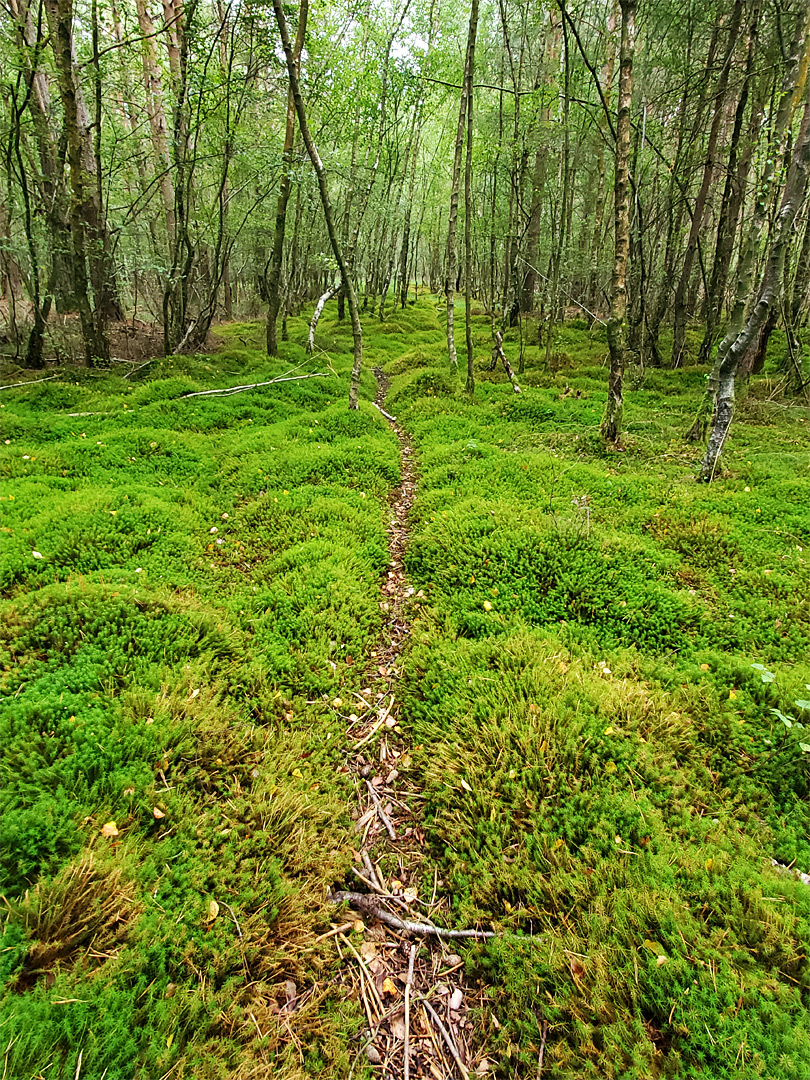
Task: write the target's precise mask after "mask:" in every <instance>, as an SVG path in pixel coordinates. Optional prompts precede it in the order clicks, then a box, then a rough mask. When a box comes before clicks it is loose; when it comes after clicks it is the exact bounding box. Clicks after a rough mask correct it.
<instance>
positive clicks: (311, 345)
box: [307, 279, 343, 356]
mask: <svg viewBox="0 0 810 1080" xmlns="http://www.w3.org/2000/svg"><path fill="white" fill-rule="evenodd" d="M342 285H343V280H342V279H341V280H340V281H339V282H338V283H337V285H333V286H332V287H331V289H327V290H326V292H325V293H324V294H323V295H322V296H321V298H320V299H319V300H318V303H317V304H316V305H315V310H314V311H313V312H312V320H311V322H310V324H309V337H308V338H307V354H308V355H309V356H312V354H313V353H314V352H315V330H316V328H317V326H318V321H319V319H320V317H321V315H322V313H323V309H324V308H325V307H326V304H327V301H329V300H331V299H332V297H333V296H337V294H338V293H339V292H340V290H341V287H342Z"/></svg>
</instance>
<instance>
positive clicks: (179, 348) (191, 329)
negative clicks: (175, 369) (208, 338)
mask: <svg viewBox="0 0 810 1080" xmlns="http://www.w3.org/2000/svg"><path fill="white" fill-rule="evenodd" d="M196 325H197V323H196V321H193V322H191V323H190V324H189V328H188V330H186V332H185V334H183V336H182V338H181V339H180V344H179V345H178V346H177V348H176V349H175V350H174V351H173V353H172V356H179V355H180V353H182V351H183V349H184V348H185V347H186V342H187V341H188V339H189V338H190V337H191V335H192V334H193V333H194V327H195V326H196Z"/></svg>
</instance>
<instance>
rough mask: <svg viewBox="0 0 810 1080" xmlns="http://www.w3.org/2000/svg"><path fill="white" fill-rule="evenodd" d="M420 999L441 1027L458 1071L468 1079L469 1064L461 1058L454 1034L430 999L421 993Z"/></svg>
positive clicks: (441, 1032)
mask: <svg viewBox="0 0 810 1080" xmlns="http://www.w3.org/2000/svg"><path fill="white" fill-rule="evenodd" d="M419 1000H420V1001H421V1003H422V1004H423V1005H424V1007H425V1008H426V1009H427V1011H428V1014H429V1015H430V1018H431V1020H432V1021H433V1023H434V1024H435V1025H436V1027H437V1028H438V1029H439V1034H440V1035H441V1037H442V1038H443V1039H444V1041H445V1043H446V1044H447V1049H448V1050H449V1051H450V1053H451V1054H452V1055H453V1061H455V1063H456V1065H458V1071H459V1072H460V1073H461V1075H462V1077H463V1078H464V1080H468V1078H469V1075H470V1074H469V1072H468V1071H467V1066H466V1065H465V1064H464V1062H463V1061H462V1060H461V1055H460V1054H459V1052H458V1047H457V1046H456V1043H455V1040H454V1038H453V1036H452V1035H451V1034H450V1032H449V1031H448V1030H447V1028H446V1027H445V1026H444V1024H443V1023H442V1022H441V1020H440V1019H439V1017H438V1014H437V1013H436V1010H435V1009H434V1008H433V1006H432V1005H431V1004H430V1002H429V1001H428V999H427V998H426V997H423V996H422V995H421V994H420V995H419Z"/></svg>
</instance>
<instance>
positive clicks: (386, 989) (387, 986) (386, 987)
mask: <svg viewBox="0 0 810 1080" xmlns="http://www.w3.org/2000/svg"><path fill="white" fill-rule="evenodd" d="M383 993H384V994H393V995H394V996H395V997H396V995H397V994H398V993H399V990H397V988H396V986H394V983H393V982H392V980H391V979H390V978H387V979H386V980H385V982H384V983H383Z"/></svg>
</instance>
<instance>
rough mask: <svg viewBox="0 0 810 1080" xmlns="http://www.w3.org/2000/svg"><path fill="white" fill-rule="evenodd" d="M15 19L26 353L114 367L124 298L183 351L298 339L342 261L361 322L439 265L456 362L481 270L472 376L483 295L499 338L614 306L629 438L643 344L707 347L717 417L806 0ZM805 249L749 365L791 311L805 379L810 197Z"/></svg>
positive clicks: (12, 253)
mask: <svg viewBox="0 0 810 1080" xmlns="http://www.w3.org/2000/svg"><path fill="white" fill-rule="evenodd" d="M479 3H480V8H479ZM636 8H637V9H638V20H637V21H638V25H639V27H640V30H639V33H638V38H637V41H636V42H635V47H634V45H633V34H632V27H633V25H634V22H635V21H636V20H635V18H634V16H635V14H636ZM285 12H286V14H285ZM281 13H282V14H284V16H285V19H289V18H290V10H289V9H287V8H285V9H284V10H283V11H282V12H281ZM7 14H8V16H9V17H8V19H7V21H6V33H5V35H4V36H3V37H2V38H1V39H0V59H1V60H2V61H3V64H2V70H3V73H4V74H3V75H2V94H0V155H1V157H0V160H2V191H1V192H0V272H1V273H2V289H3V296H4V301H3V304H4V306H3V308H2V312H3V317H4V318H5V320H6V323H7V334H6V337H7V339H8V342H9V344H8V345H7V346H6V347H7V348H11V349H12V350H13V351H14V353H15V355H16V356H17V357H18V358H19V360H20V361H21V362H24V363H26V364H28V365H30V366H38V365H42V364H43V363H45V361H46V359H47V358H48V357H49V356H52V355H53V354H54V349H55V348H57V346H58V348H59V351H60V354H61V355H63V356H64V355H65V354H68V355H69V354H70V353H71V351H72V352H73V353H74V355H76V356H78V357H80V358H81V359H83V360H84V362H86V363H99V362H101V363H105V362H107V360H108V358H109V353H110V344H109V343H110V334H111V328H114V327H115V325H116V323H117V322H118V321H119V320H120V319H121V317H122V316H123V315H124V314H126V315H127V316H130V315H141V316H142V317H143V318H145V319H147V320H149V321H153V322H156V323H158V324H160V325H161V326H162V328H163V338H164V345H163V347H164V349H165V350H166V351H167V352H171V351H174V350H181V351H182V350H195V349H200V348H202V347H203V346H204V342H205V339H206V335H207V333H208V330H209V328H210V326H211V324H212V322H213V321H214V320H215V319H216V318H219V317H230V315H231V312H236V313H241V314H242V315H247V314H254V315H255V314H258V313H259V312H266V314H267V335H266V337H267V349H268V352H269V353H276V352H277V351H278V348H279V332H278V324H279V320H281V329H282V335H281V336H282V337H283V329H284V326H285V320H286V317H287V315H289V314H290V313H291V312H294V311H298V310H300V308H301V306H302V305H303V304H305V303H307V302H309V301H312V300H314V299H315V298H316V297H319V296H321V295H323V294H326V293H327V292H328V291H329V290H331V288H332V287H333V285H334V284H335V271H336V270H337V271H338V272H339V274H340V285H341V288H340V290H339V291H338V293H337V302H338V305H339V309H340V311H341V313H342V311H343V305H344V304H346V303H348V306H349V309H350V314H352V311H351V309H352V307H353V306H354V307H356V309H357V325H356V327H354V333H355V337H356V340H357V342H360V335H361V328H360V323H359V319H360V314H361V312H363V311H364V312H365V317H366V318H369V317H375V318H380V317H384V316H385V311H386V297H389V298H396V301H397V302H398V303H399V304H400V305H404V304H405V303H407V298H408V289H409V284H410V283H412V282H417V281H419V282H422V283H424V284H425V285H426V286H427V287H429V288H431V289H433V290H435V291H438V290H443V291H444V296H445V310H446V323H447V354H448V361H449V363H450V365H451V366H456V365H457V355H456V333H455V301H456V298H457V297H460V295H462V294H463V296H464V298H465V311H466V312H467V316H466V318H465V324H466V325H465V344H466V353H467V374H466V383H467V387H468V389H469V390H470V392H472V390H473V388H474V384H475V350H474V339H473V336H472V334H471V332H470V331H469V326H470V313H471V312H472V310H473V305H474V304H475V303H476V302H478V303H480V304H481V305H483V306H484V307H485V308H486V309H487V311H488V313H489V315H490V321H491V325H492V331H493V342H494V346H495V353H496V355H497V356H500V355H501V354H500V353H498V351H497V348H498V347H499V345H498V341H497V339H496V338H495V336H494V335H495V334H496V333H500V334H501V335H503V334H504V333H506V332H507V331H508V330H509V328H510V327H511V326H514V325H516V324H520V329H521V340H524V341H525V340H527V336H526V333H525V331H527V330H528V327H529V325H530V324H531V325H532V326H534V328H535V329H534V331H533V335H534V336H533V338H532V340H537V339H538V338H539V339H541V340H542V341H543V342H544V345H545V349H546V357H550V355H551V351H552V349H553V343H554V340H555V326H556V324H557V323H558V322H559V320H560V319H561V318H564V317H566V316H570V315H571V314H572V313H574V312H576V313H577V315H578V316H579V317H582V318H585V319H587V320H588V321H589V322H591V323H592V322H594V321H595V320H596V319H597V318H598V319H600V320H602V321H604V322H606V323H607V326H608V349H609V353H610V369H609V386H608V403H607V407H606V412H605V417H604V424H603V434H604V436H605V438H606V439H608V440H610V441H614V442H615V441H617V440H618V438H619V436H620V433H621V427H622V392H621V385H622V372H623V369H624V367H625V365H626V364H628V363H637V364H638V365H639V367H640V369H643V368H645V367H646V366H649V365H652V366H656V365H665V364H672V365H674V366H678V365H682V364H685V363H693V362H695V361H696V360H700V362H702V363H705V364H707V365H711V366H712V368H713V369H714V370H713V374H712V378H711V379H710V383H709V390H710V392H709V394H708V395H707V397H706V399H705V401H704V404H703V407H702V408H701V409H700V410H699V414H698V417H697V419H696V422H695V424H694V425H693V428H692V431H691V432H690V434H691V436H692V437H693V438H696V439H700V438H703V437H705V434H706V432H707V428H708V425H710V423H711V421H712V418H713V416H714V415H715V403H716V400H717V401H719V400H720V399H719V397H718V396H717V395H718V387H719V380H720V375H719V371H720V367H721V365H722V363H723V361H724V358H725V356H726V354H727V352H728V350H729V349H730V347H731V346H730V345H729V344H728V343H727V341H728V339H729V337H731V339H732V340H736V335H737V334H738V333H739V332H740V331H741V330H742V329H743V327H745V326H747V324H748V320H749V318H750V316H751V315H752V313H753V311H754V307H755V305H756V303H757V299H758V292H757V289H759V290H760V291H761V288H762V282H763V281H764V275H765V273H766V270H767V267H768V266H769V265H770V259H771V253H772V249H773V243H774V237H775V235H776V231H777V228H778V223H779V222H780V221H782V218H781V217H780V214H781V210H780V206H781V203H780V199H781V197H782V193H783V191H784V190H785V183H786V180H787V176H788V172H789V170H790V168H791V167H792V166H791V162H792V161H794V160H795V150H796V146H797V140H798V138H799V132H800V126H801V123H802V107H803V106H802V102H803V100H804V98H803V95H804V93H805V86H806V83H807V70H808V54H809V51H810V44H809V42H810V35H809V33H808V27H809V25H810V11H809V10H808V5H807V3H806V0H778V3H764V0H731V2H728V0H706V2H705V3H701V4H697V3H694V2H692V0H689V2H687V3H685V4H683V5H680V6H678V8H677V17H676V12H675V9H674V8H673V5H672V4H671V3H670V2H669V0H636V2H635V3H634V4H630V3H627V2H624V0H542V2H540V3H538V2H536V0H470V2H469V3H467V4H462V5H459V4H457V3H449V0H441V2H440V0H398V3H397V4H394V5H393V6H389V7H379V6H378V7H376V8H375V7H374V6H373V5H371V4H368V3H366V2H365V0H333V2H331V3H329V4H327V5H323V6H321V7H319V9H318V11H317V15H316V16H315V15H311V14H310V12H309V8H308V3H307V0H303V2H302V3H301V4H300V5H299V7H298V9H297V11H296V17H297V27H296V29H295V33H294V34H293V32H292V31H291V33H290V43H289V44H290V54H289V56H288V55H287V53H286V51H285V49H284V48H283V47H282V44H281V41H280V38H281V34H280V30H279V23H278V20H277V14H278V13H277V12H276V10H275V5H274V4H273V3H270V4H267V3H266V2H264V0H260V2H259V3H251V4H247V3H245V0H229V2H226V0H161V3H158V2H157V0H7ZM290 61H291V62H292V73H291V71H290ZM293 81H296V82H297V85H298V88H299V92H300V100H301V103H302V105H303V115H305V117H306V119H307V122H308V125H309V128H310V143H311V144H312V146H317V152H318V154H319V157H318V160H319V161H320V162H321V163H322V172H320V173H319V171H318V167H317V166H316V167H315V168H314V169H313V167H312V163H313V160H314V159H312V156H311V153H310V148H309V147H308V146H307V140H306V139H305V138H303V135H302V134H301V127H302V125H301V115H302V111H301V110H299V108H298V105H297V103H296V101H295V99H294V94H293V93H292V91H291V83H292V82H293ZM324 190H327V191H328V196H329V200H330V207H331V219H332V220H331V224H330V223H329V221H328V218H327V215H326V214H325V212H324V209H323V205H324V204H323V198H322V196H323V192H324ZM333 240H334V241H336V242H337V248H339V249H340V251H341V259H342V262H343V268H341V265H340V264H341V259H339V258H338V257H337V255H336V246H335V243H333ZM783 250H784V264H783V269H782V277H781V282H780V285H779V288H780V290H781V295H782V296H783V298H784V299H783V302H781V303H778V304H776V303H774V304H770V305H769V307H768V312H767V315H766V317H765V318H764V321H763V322H762V324H761V325H759V326H758V327H757V329H756V332H755V334H754V335H753V337H752V338H751V340H750V341H749V343H748V345H747V347H746V352H745V355H744V356H742V357H739V358H738V359H739V363H738V364H737V367H736V369H735V370H736V372H737V378H738V379H745V378H747V377H748V375H749V374H750V373H751V372H756V371H757V370H758V369H759V367H761V364H762V362H763V357H764V350H765V348H766V346H767V343H768V341H769V339H770V336H771V333H772V331H773V329H774V327H775V326H776V325H777V323H778V320H780V319H781V320H782V321H783V324H784V326H785V329H786V331H787V337H788V346H789V347H788V349H787V353H786V360H785V372H784V376H785V386H786V388H790V389H791V390H792V391H793V392H799V393H806V390H807V379H808V360H807V355H806V354H807V343H806V341H805V330H804V327H805V326H806V323H807V318H808V310H810V300H809V299H808V288H810V217H809V216H808V209H807V205H806V203H800V204H799V205H798V206H797V210H796V214H795V217H794V219H793V222H792V224H791V228H790V230H789V231H788V232H787V233H786V234H785V236H784V245H783ZM349 282H351V283H352V285H353V288H354V292H355V296H354V300H351V298H350V292H351V289H350V288H349ZM746 283H748V284H746ZM389 304H390V300H389ZM388 310H389V311H391V310H392V308H391V307H390V306H389V308H388ZM352 319H353V322H354V321H355V320H354V316H352ZM529 320H530V322H529ZM57 326H58V327H61V328H62V329H61V332H60V335H57V336H58V337H59V340H58V342H57V341H56V340H55V339H54V333H55V330H54V328H55V327H57ZM701 342H702V344H701ZM358 348H359V346H358ZM522 362H523V359H522V357H521V361H520V364H522ZM518 370H522V367H521V366H520V365H519V367H518ZM352 400H353V401H354V397H353V398H352Z"/></svg>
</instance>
